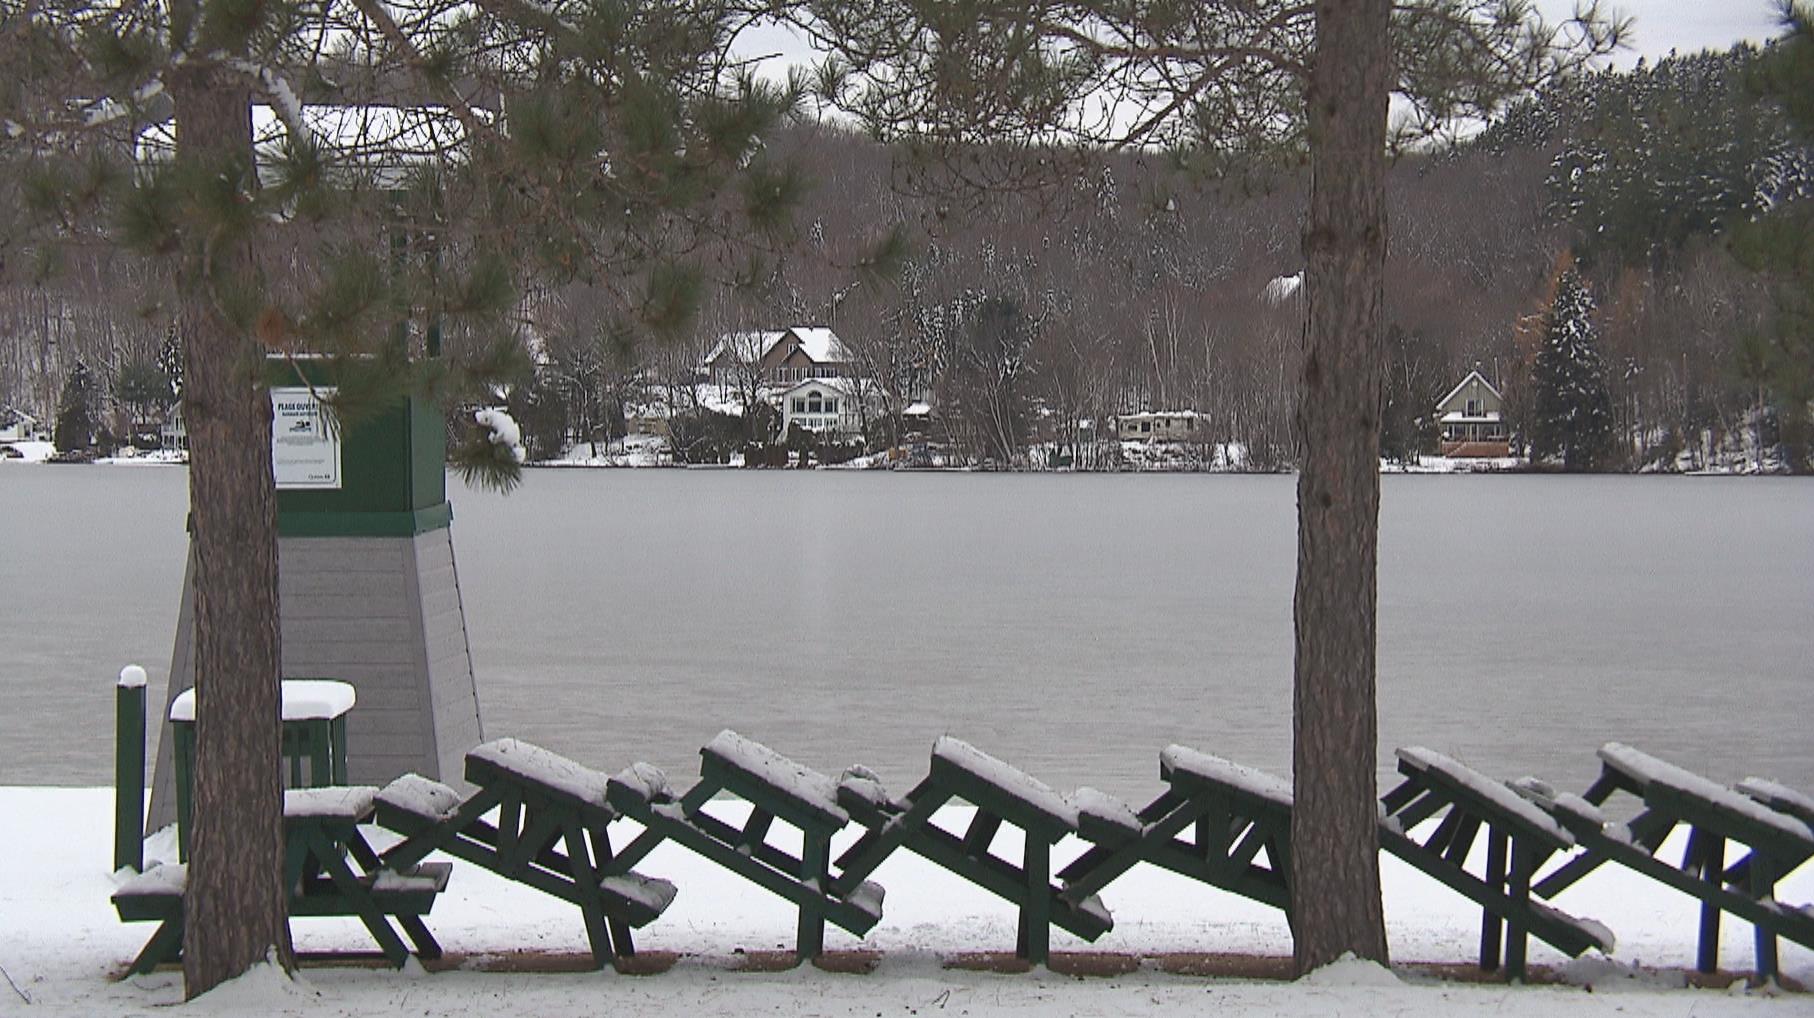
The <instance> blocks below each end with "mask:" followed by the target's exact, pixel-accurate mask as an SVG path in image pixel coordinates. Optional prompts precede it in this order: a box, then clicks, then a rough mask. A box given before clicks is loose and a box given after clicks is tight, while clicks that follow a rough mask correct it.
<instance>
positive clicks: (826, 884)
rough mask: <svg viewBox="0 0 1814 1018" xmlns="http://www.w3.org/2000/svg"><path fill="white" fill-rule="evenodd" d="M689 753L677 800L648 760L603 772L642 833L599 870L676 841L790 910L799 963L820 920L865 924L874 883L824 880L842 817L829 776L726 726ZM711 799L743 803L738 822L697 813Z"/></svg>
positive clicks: (818, 933)
mask: <svg viewBox="0 0 1814 1018" xmlns="http://www.w3.org/2000/svg"><path fill="white" fill-rule="evenodd" d="M699 759H700V764H699V781H698V783H696V784H695V785H693V787H692V788H691V789H689V790H688V791H687V792H686V793H685V794H684V795H681V796H678V797H677V796H676V795H675V794H674V792H673V791H672V789H671V788H670V787H669V785H668V779H667V776H666V775H665V774H663V773H662V771H661V770H660V769H659V768H656V767H653V766H651V765H649V764H645V763H638V764H634V765H632V766H631V767H628V768H626V769H625V770H623V771H622V772H620V773H619V774H617V775H615V776H613V777H612V778H611V780H610V783H609V789H608V792H607V797H608V799H609V801H610V803H611V805H612V806H614V807H616V808H617V809H618V810H619V811H621V812H622V813H624V814H626V815H628V816H629V817H631V818H632V819H634V820H635V821H636V822H637V823H640V824H642V825H643V827H644V828H645V830H644V831H643V833H642V834H641V835H639V836H638V837H637V838H636V839H635V840H634V841H632V842H631V843H630V844H629V845H627V846H625V847H624V849H623V851H622V852H620V853H618V855H617V857H616V858H615V859H614V860H613V861H612V862H611V863H609V864H608V866H607V870H608V871H609V872H611V873H614V874H615V873H623V872H626V871H628V870H629V868H630V867H632V866H635V865H636V864H637V863H638V862H640V861H641V860H642V859H643V858H644V857H646V856H647V855H648V854H649V853H650V852H652V851H654V850H655V848H656V847H657V846H658V845H660V844H661V843H662V842H663V841H669V840H671V841H674V842H676V843H677V844H680V845H683V846H685V847H686V848H688V849H690V850H692V851H694V852H696V853H698V854H699V855H701V856H704V857H705V858H707V859H710V860H712V861H713V862H715V863H717V864H719V865H720V866H723V867H724V868H725V869H728V870H730V871H731V872H733V873H736V874H738V875H739V876H742V877H744V878H745V879H748V880H749V881H751V882H752V883H755V884H756V885H757V886H760V887H762V888H765V889H766V890H768V891H770V892H773V893H774V894H777V895H779V896H781V897H783V898H785V899H787V900H788V901H791V902H793V903H794V904H795V905H796V906H798V908H799V921H798V924H797V927H796V933H795V941H794V949H795V955H796V957H797V958H798V959H799V960H801V961H805V960H808V959H811V958H814V957H817V956H818V955H819V954H821V953H822V952H823V951H824V947H825V923H826V922H827V921H830V922H832V923H835V924H836V925H838V926H839V927H841V928H843V929H845V930H848V931H850V932H851V933H854V934H856V935H857V936H859V937H860V936H862V935H863V934H865V933H867V932H869V930H870V928H871V927H873V926H875V924H876V923H877V921H879V920H880V919H881V917H882V888H881V885H879V884H874V883H869V882H866V881H861V880H858V881H854V882H843V883H835V882H834V881H833V880H832V879H831V876H830V872H829V862H830V856H831V838H832V835H834V834H836V833H837V832H838V831H840V830H842V829H843V828H844V826H845V825H846V824H848V823H849V822H850V816H849V814H848V813H846V812H845V810H844V809H843V807H841V806H840V805H839V803H838V799H837V786H836V784H835V783H834V782H833V781H832V780H831V779H830V778H829V777H827V776H826V775H824V774H821V773H819V772H817V771H815V770H813V769H811V768H809V767H806V766H804V765H801V764H799V763H796V762H794V761H793V760H790V759H788V758H787V757H785V756H782V755H781V754H779V753H777V752H775V751H774V750H772V749H769V748H768V747H766V746H763V745H761V744H760V743H757V742H753V741H751V740H749V739H746V738H744V737H743V736H741V735H738V734H737V733H736V732H733V731H730V730H728V729H727V730H725V731H723V732H720V733H718V735H717V736H715V737H714V738H713V739H712V741H711V742H709V743H707V744H706V745H705V746H704V747H703V748H701V749H700V751H699ZM720 796H724V797H734V798H735V799H738V800H742V801H743V802H746V803H748V804H749V807H750V812H749V816H748V818H747V819H746V820H745V821H744V822H743V825H742V826H741V827H736V826H733V825H731V824H729V823H727V822H725V821H724V820H721V819H719V818H718V817H715V816H713V815H711V814H710V813H708V812H706V809H705V807H706V804H707V803H709V802H711V801H712V799H713V798H714V797H720ZM776 820H781V821H783V822H785V823H787V824H790V825H792V826H793V827H795V828H797V829H798V830H799V831H800V836H801V849H800V853H799V854H798V855H795V854H794V853H792V852H790V851H788V850H787V849H785V848H782V847H779V846H778V845H776V844H775V843H774V842H773V841H772V840H771V828H772V827H773V825H774V822H775V821H776Z"/></svg>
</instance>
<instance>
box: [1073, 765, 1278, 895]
mask: <svg viewBox="0 0 1814 1018" xmlns="http://www.w3.org/2000/svg"><path fill="white" fill-rule="evenodd" d="M1159 778H1160V780H1162V781H1164V782H1165V783H1166V786H1167V787H1166V790H1165V791H1163V792H1161V793H1160V794H1159V795H1158V797H1157V798H1155V799H1154V800H1153V801H1152V802H1150V803H1148V804H1147V805H1146V806H1144V807H1143V808H1141V809H1140V810H1139V811H1138V812H1135V811H1134V810H1133V809H1131V808H1129V807H1128V806H1127V805H1126V804H1125V803H1122V802H1121V801H1120V800H1118V799H1114V798H1111V797H1109V796H1106V795H1103V794H1102V793H1100V792H1094V791H1087V794H1086V793H1084V792H1080V793H1079V795H1078V796H1077V797H1076V798H1077V802H1078V808H1079V811H1080V815H1081V821H1082V822H1081V823H1080V824H1079V825H1078V833H1080V834H1081V835H1082V836H1083V837H1084V838H1085V839H1086V840H1088V841H1090V842H1092V843H1093V844H1092V846H1091V847H1090V849H1089V850H1088V851H1086V852H1084V853H1083V854H1082V855H1080V856H1078V857H1077V858H1076V859H1075V860H1073V861H1072V862H1071V864H1070V865H1068V866H1066V867H1065V868H1064V869H1063V870H1060V871H1059V874H1058V878H1059V879H1060V880H1061V881H1063V882H1064V892H1063V893H1064V896H1065V898H1067V899H1069V900H1073V901H1078V900H1083V899H1084V898H1086V897H1087V896H1089V895H1092V894H1095V893H1097V892H1098V891H1101V890H1102V889H1103V888H1105V887H1107V886H1108V884H1109V883H1110V882H1112V881H1113V880H1115V879H1116V878H1117V877H1119V876H1121V875H1122V874H1123V873H1126V872H1127V871H1128V870H1130V869H1132V868H1133V867H1134V865H1135V864H1136V863H1141V862H1150V863H1152V864H1154V865H1155V866H1160V867H1163V868H1164V869H1168V870H1171V871H1172V872H1173V873H1178V874H1181V875H1183V876H1187V877H1190V878H1191V879H1193V880H1200V881H1202V882H1204V883H1206V884H1209V885H1210V886H1212V887H1219V888H1221V889H1223V890H1225V891H1232V892H1234V893H1235V894H1239V895H1241V896H1242V897H1245V898H1251V899H1253V900H1254V901H1258V902H1262V903H1264V904H1267V905H1271V906H1272V907H1274V908H1277V909H1280V910H1281V911H1283V912H1284V913H1285V914H1286V918H1287V920H1289V918H1290V915H1291V891H1290V884H1289V882H1288V880H1287V876H1288V874H1289V873H1290V872H1291V861H1290V859H1291V785H1290V784H1289V783H1287V782H1284V781H1281V780H1279V779H1278V778H1276V777H1274V776H1272V775H1270V774H1266V773H1264V772H1261V771H1256V770H1252V769H1251V768H1247V767H1243V766H1241V765H1240V764H1236V763H1231V762H1229V761H1227V760H1224V759H1222V758H1221V757H1217V756H1211V755H1209V754H1208V753H1200V752H1198V751H1196V750H1194V749H1190V748H1189V747H1186V746H1176V745H1174V746H1167V747H1166V748H1165V750H1164V751H1163V752H1161V753H1160V754H1159ZM1187 834H1188V835H1189V837H1186V835H1187Z"/></svg>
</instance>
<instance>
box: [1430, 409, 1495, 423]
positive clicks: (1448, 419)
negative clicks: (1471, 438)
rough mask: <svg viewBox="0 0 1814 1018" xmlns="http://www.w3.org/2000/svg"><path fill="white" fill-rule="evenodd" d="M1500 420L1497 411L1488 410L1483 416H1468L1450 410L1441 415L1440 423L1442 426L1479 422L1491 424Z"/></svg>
mask: <svg viewBox="0 0 1814 1018" xmlns="http://www.w3.org/2000/svg"><path fill="white" fill-rule="evenodd" d="M1500 419H1501V418H1500V414H1499V411H1497V410H1488V411H1487V412H1486V413H1484V414H1468V413H1463V412H1461V411H1460V410H1451V411H1449V412H1448V413H1446V414H1443V415H1442V423H1444V424H1460V423H1463V422H1468V423H1478V422H1481V421H1485V422H1488V423H1493V422H1497V421H1499V420H1500Z"/></svg>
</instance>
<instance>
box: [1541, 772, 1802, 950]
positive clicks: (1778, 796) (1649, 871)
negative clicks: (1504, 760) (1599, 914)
mask: <svg viewBox="0 0 1814 1018" xmlns="http://www.w3.org/2000/svg"><path fill="white" fill-rule="evenodd" d="M1599 756H1600V775H1599V777H1598V778H1596V779H1595V780H1594V783H1593V784H1592V785H1591V786H1589V787H1588V789H1587V791H1586V792H1584V793H1582V794H1581V795H1578V796H1577V795H1571V794H1569V793H1565V792H1559V791H1557V790H1556V789H1555V788H1553V787H1551V786H1550V785H1548V784H1546V783H1544V782H1542V781H1539V780H1537V779H1535V778H1524V779H1522V780H1520V781H1519V782H1517V783H1516V787H1517V788H1518V790H1519V792H1521V793H1522V794H1524V795H1526V796H1527V797H1529V798H1530V799H1531V801H1532V802H1534V803H1536V804H1537V805H1538V806H1540V807H1541V808H1542V809H1544V810H1545V811H1546V812H1547V813H1548V814H1549V815H1551V816H1553V817H1554V818H1555V819H1556V821H1557V822H1559V823H1560V824H1562V825H1563V826H1564V827H1566V828H1568V830H1569V831H1571V832H1573V834H1574V836H1575V838H1576V839H1577V840H1579V841H1580V843H1581V846H1582V848H1583V852H1582V853H1581V854H1580V855H1579V856H1577V857H1576V858H1575V859H1573V860H1571V861H1570V862H1569V863H1567V864H1566V865H1564V866H1562V867H1560V868H1558V869H1557V870H1555V871H1554V872H1552V873H1550V874H1548V875H1547V876H1545V877H1544V878H1543V879H1542V880H1540V881H1538V882H1537V884H1536V892H1537V893H1538V894H1539V895H1541V896H1543V897H1545V898H1553V897H1554V896H1556V895H1558V894H1560V893H1562V892H1563V891H1564V890H1566V889H1567V888H1569V887H1571V886H1573V885H1574V884H1575V883H1576V882H1578V881H1580V880H1581V879H1582V878H1583V877H1586V876H1587V875H1588V874H1590V873H1592V872H1593V871H1594V870H1596V869H1598V868H1599V867H1601V866H1602V865H1605V864H1606V863H1608V862H1617V863H1619V864H1620V865H1623V866H1626V867H1628V868H1630V869H1633V870H1636V871H1637V872H1639V873H1643V874H1644V875H1646V876H1649V877H1651V878H1652V879H1654V880H1657V881H1659V882H1661V883H1664V884H1667V885H1669V886H1670V887H1673V888H1675V889H1677V890H1679V891H1682V892H1684V893H1686V894H1689V895H1692V896H1693V897H1695V898H1697V899H1699V900H1700V903H1701V916H1700V931H1699V944H1698V949H1697V951H1696V958H1695V966H1696V968H1698V969H1699V970H1700V971H1702V972H1712V971H1714V970H1715V969H1716V968H1718V965H1719V936H1720V929H1719V925H1720V913H1721V912H1730V913H1731V914H1733V915H1735V916H1737V917H1739V918H1741V919H1743V920H1745V921H1747V922H1749V923H1751V924H1752V928H1753V939H1754V946H1755V951H1756V964H1757V973H1758V975H1759V976H1760V977H1763V978H1766V979H1767V978H1770V977H1772V976H1774V975H1776V973H1777V951H1776V938H1777V937H1778V936H1784V937H1788V938H1789V939H1790V940H1793V941H1795V942H1796V943H1799V944H1803V945H1806V946H1809V947H1814V915H1810V913H1809V911H1808V910H1807V909H1805V908H1794V907H1789V906H1786V905H1784V904H1782V903H1780V902H1778V901H1776V900H1775V895H1776V884H1777V882H1778V881H1780V880H1781V879H1782V878H1783V877H1785V876H1787V875H1788V874H1789V872H1790V871H1791V870H1793V869H1795V868H1796V867H1797V866H1800V865H1801V864H1802V863H1803V862H1806V861H1807V860H1808V858H1809V857H1810V856H1814V830H1810V825H1811V824H1814V802H1811V801H1810V800H1809V799H1808V798H1807V797H1806V796H1804V795H1801V794H1799V793H1797V792H1795V791H1793V790H1792V789H1788V788H1785V787H1783V786H1781V785H1778V784H1775V783H1773V782H1767V781H1762V780H1759V779H1755V778H1752V779H1747V780H1746V781H1743V782H1740V783H1739V785H1738V786H1737V789H1736V790H1733V789H1727V788H1722V787H1721V786H1719V785H1718V784H1715V783H1714V782H1712V781H1709V780H1707V779H1706V778H1703V777H1701V776H1699V775H1697V774H1694V773H1692V772H1690V771H1687V770H1684V769H1682V768H1680V767H1677V766H1675V765H1674V764H1670V763H1667V762H1665V761H1663V760H1659V759H1657V758H1656V757H1653V756H1650V755H1649V754H1647V753H1644V752H1642V751H1640V750H1636V749H1633V748H1632V747H1630V746H1626V745H1623V744H1621V743H1617V742H1609V743H1607V744H1606V745H1604V746H1602V747H1601V748H1600V750H1599ZM1616 793H1624V794H1625V795H1628V796H1631V797H1632V798H1634V799H1636V800H1638V801H1639V802H1640V803H1641V804H1642V806H1641V809H1640V811H1639V812H1638V813H1637V815H1636V816H1635V817H1633V818H1632V819H1631V820H1629V821H1626V822H1624V823H1620V822H1618V821H1617V820H1615V819H1613V818H1612V817H1611V816H1610V815H1608V814H1607V812H1606V811H1605V810H1604V809H1603V808H1602V807H1604V806H1605V805H1606V804H1607V802H1608V801H1610V800H1611V799H1612V797H1613V796H1614V795H1615V794H1616ZM1680 827H1686V828H1687V829H1688V843H1687V847H1686V848H1685V850H1684V851H1683V854H1682V861H1681V864H1680V865H1679V866H1676V865H1671V864H1670V863H1668V862H1665V861H1663V860H1662V859H1661V858H1659V856H1658V853H1659V852H1661V851H1662V848H1663V844H1664V842H1665V841H1667V840H1668V838H1669V836H1670V835H1671V834H1672V833H1674V832H1675V831H1676V829H1677V828H1680ZM1734 845H1736V846H1739V847H1740V849H1741V851H1740V854H1739V855H1738V857H1737V858H1736V860H1735V861H1733V862H1732V863H1731V864H1730V865H1728V863H1727V858H1728V855H1727V851H1728V847H1729V846H1734Z"/></svg>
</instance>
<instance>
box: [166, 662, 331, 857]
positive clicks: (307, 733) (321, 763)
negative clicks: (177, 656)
mask: <svg viewBox="0 0 1814 1018" xmlns="http://www.w3.org/2000/svg"><path fill="white" fill-rule="evenodd" d="M281 697H282V699H281V702H282V711H283V728H282V735H281V742H280V747H281V748H280V752H281V753H282V756H283V761H284V765H285V767H284V779H285V787H286V788H325V787H327V786H330V785H345V784H346V783H347V762H346V758H347V736H346V719H347V713H348V711H350V710H351V709H352V705H353V702H354V693H353V687H351V686H349V685H347V684H346V683H344V682H339V681H337V680H334V679H285V680H283V682H282V686H281ZM141 732H142V727H141ZM170 732H171V735H172V737H173V738H174V740H175V748H174V755H173V757H172V759H173V760H174V762H175V765H176V846H177V858H178V859H180V860H187V859H188V858H189V816H190V812H189V811H190V798H191V794H190V789H191V787H192V783H193V780H194V777H193V771H194V769H195V691H194V690H193V689H190V690H185V691H184V692H183V693H182V694H180V695H179V696H177V698H176V699H175V700H174V701H173V702H172V703H171V705H170ZM141 742H142V735H141Z"/></svg>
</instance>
